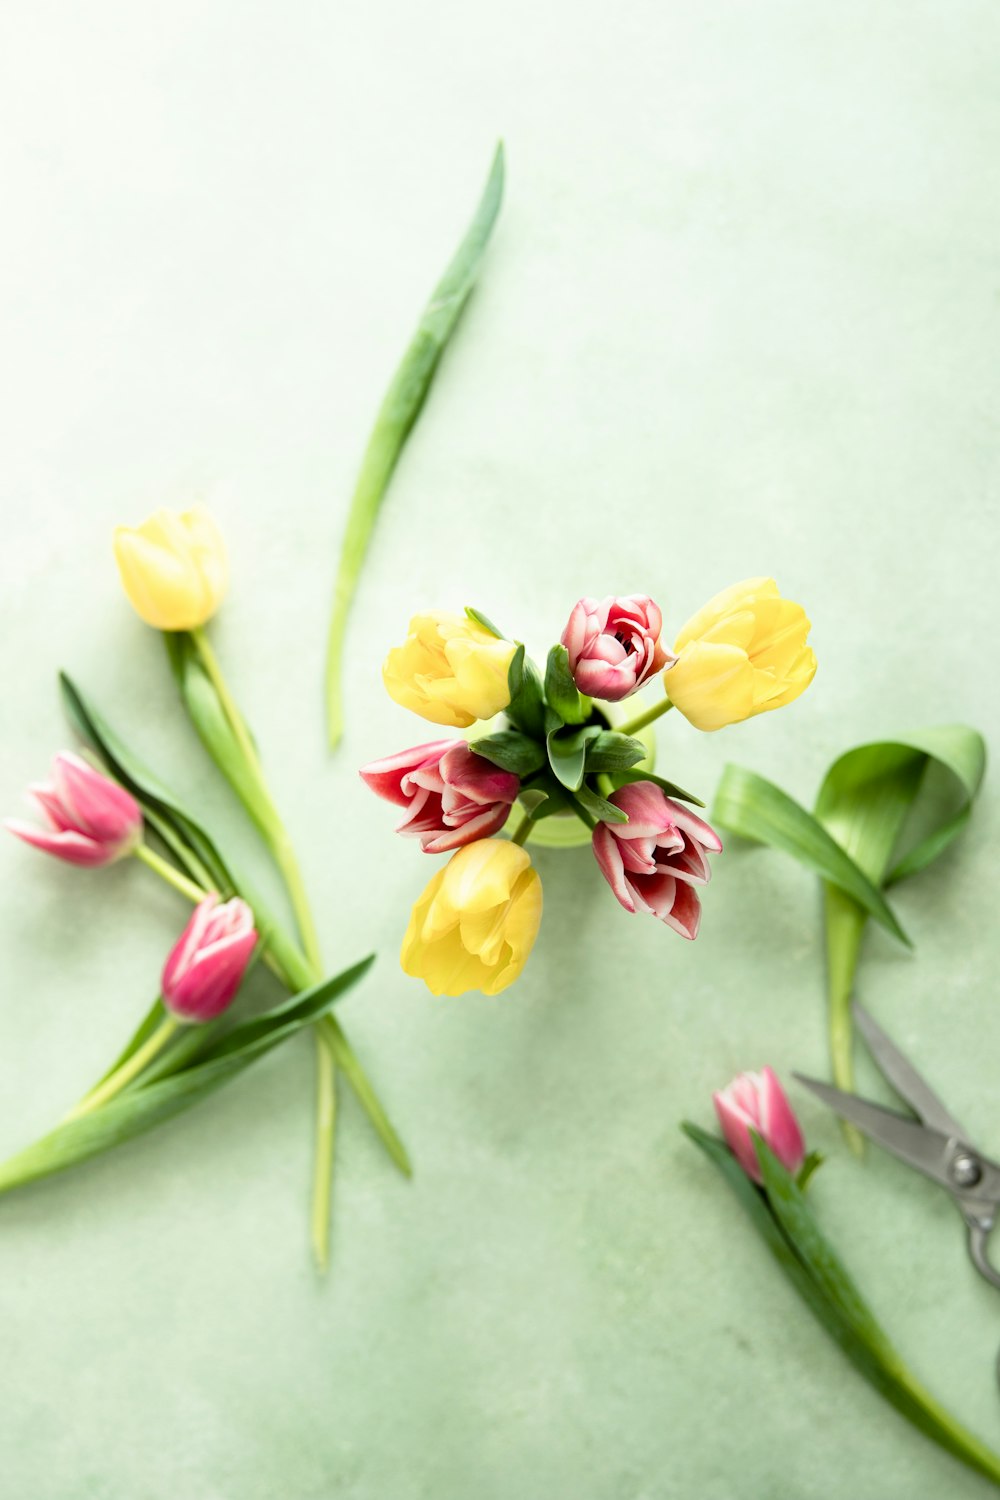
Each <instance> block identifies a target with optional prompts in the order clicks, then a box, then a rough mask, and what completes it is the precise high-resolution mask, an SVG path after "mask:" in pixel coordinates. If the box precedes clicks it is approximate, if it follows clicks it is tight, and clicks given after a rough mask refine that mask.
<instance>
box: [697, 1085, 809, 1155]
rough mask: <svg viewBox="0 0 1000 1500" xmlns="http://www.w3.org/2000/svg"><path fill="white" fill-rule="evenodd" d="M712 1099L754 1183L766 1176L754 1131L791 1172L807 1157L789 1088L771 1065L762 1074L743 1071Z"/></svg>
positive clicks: (730, 1143) (729, 1142) (732, 1147)
mask: <svg viewBox="0 0 1000 1500" xmlns="http://www.w3.org/2000/svg"><path fill="white" fill-rule="evenodd" d="M712 1101H713V1103H714V1104H715V1113H716V1114H717V1115H718V1117H719V1124H720V1125H721V1126H722V1134H723V1135H724V1136H725V1138H726V1144H727V1145H728V1147H729V1149H730V1151H732V1153H733V1155H734V1156H735V1157H736V1160H737V1161H738V1162H739V1164H740V1166H741V1167H742V1168H743V1170H744V1172H745V1173H746V1174H747V1176H748V1177H752V1178H753V1180H754V1182H760V1181H761V1180H762V1179H761V1173H760V1165H759V1163H758V1161H757V1153H756V1151H755V1150H754V1144H753V1139H752V1137H751V1134H750V1132H751V1131H753V1132H754V1134H755V1135H758V1136H760V1138H761V1140H762V1141H763V1142H764V1144H765V1145H766V1146H768V1147H769V1149H770V1150H771V1151H773V1152H774V1154H775V1156H776V1157H777V1158H778V1160H779V1161H780V1162H781V1165H782V1166H783V1167H786V1168H787V1170H788V1171H789V1172H797V1171H798V1170H799V1168H800V1167H801V1165H802V1163H803V1161H804V1160H805V1154H806V1143H805V1141H804V1140H803V1137H802V1129H801V1127H800V1125H799V1122H798V1120H797V1119H796V1118H795V1113H794V1111H793V1109H792V1106H791V1105H790V1104H789V1102H788V1098H787V1096H786V1094H785V1091H784V1089H783V1088H782V1087H781V1084H780V1083H779V1082H778V1080H777V1078H776V1077H775V1076H774V1073H773V1072H772V1071H771V1069H770V1068H765V1069H764V1070H763V1072H761V1073H740V1074H739V1075H738V1076H737V1077H736V1078H734V1079H733V1081H732V1083H731V1084H730V1085H729V1087H728V1088H725V1089H723V1090H722V1091H721V1093H718V1094H713V1095H712Z"/></svg>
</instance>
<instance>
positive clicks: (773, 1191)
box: [681, 1122, 1000, 1487]
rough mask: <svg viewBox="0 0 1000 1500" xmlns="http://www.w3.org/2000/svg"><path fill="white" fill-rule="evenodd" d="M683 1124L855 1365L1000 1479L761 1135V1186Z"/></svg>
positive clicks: (940, 1440)
mask: <svg viewBox="0 0 1000 1500" xmlns="http://www.w3.org/2000/svg"><path fill="white" fill-rule="evenodd" d="M681 1128H682V1130H683V1131H684V1133H685V1134H686V1135H687V1136H688V1138H689V1139H690V1140H691V1141H693V1142H694V1144H695V1145H696V1146H697V1147H698V1148H699V1150H700V1151H702V1152H703V1153H704V1155H705V1156H706V1157H707V1158H708V1160H709V1161H710V1162H711V1163H712V1164H713V1166H715V1167H716V1168H717V1169H718V1171H719V1172H720V1173H721V1175H722V1176H723V1177H724V1179H725V1181H726V1182H727V1183H728V1185H729V1187H730V1188H731V1189H732V1191H733V1193H734V1194H735V1195H736V1197H737V1199H738V1200H739V1203H740V1205H741V1206H742V1208H743V1209H744V1211H745V1212H746V1214H747V1216H748V1217H749V1219H750V1222H751V1223H752V1224H753V1226H754V1228H755V1229H756V1230H757V1232H758V1233H759V1234H760V1236H761V1238H762V1239H763V1241H764V1243H765V1244H766V1245H767V1248H768V1249H769V1250H770V1252H771V1254H772V1256H773V1257H774V1259H775V1260H776V1261H777V1263H778V1265H779V1266H780V1267H781V1269H782V1270H783V1271H784V1273H785V1275H786V1276H787V1277H788V1279H789V1281H790V1282H791V1284H792V1286H793V1287H794V1288H795V1290H796V1292H797V1293H798V1294H799V1296H800V1297H801V1298H802V1300H803V1302H805V1304H806V1306H807V1307H808V1308H809V1309H810V1311H811V1312H812V1313H813V1315H814V1317H815V1318H816V1320H817V1322H818V1323H819V1324H820V1326H821V1327H822V1328H824V1329H825V1330H826V1332H827V1333H828V1334H829V1335H830V1337H831V1338H832V1339H833V1340H834V1342H835V1343H836V1344H837V1345H838V1346H839V1347H840V1349H841V1350H842V1352H843V1353H844V1354H845V1355H846V1357H847V1358H848V1359H849V1360H850V1362H851V1363H852V1364H853V1365H854V1367H855V1369H856V1370H857V1371H858V1373H859V1374H860V1375H862V1376H863V1378H864V1379H865V1380H867V1381H868V1383H869V1384H870V1385H871V1386H872V1388H873V1389H874V1390H876V1391H877V1392H878V1393H879V1395H881V1396H882V1397H883V1398H884V1399H885V1400H886V1401H888V1402H889V1403H890V1404H891V1405H892V1406H894V1407H895V1408H896V1410H897V1411H898V1412H899V1413H900V1415H901V1416H903V1417H904V1418H905V1419H906V1420H907V1421H908V1422H910V1423H911V1424H912V1425H913V1426H914V1427H915V1428H917V1430H918V1431H919V1432H922V1433H923V1434H924V1436H925V1437H928V1438H929V1439H930V1440H931V1441H932V1442H934V1443H937V1444H938V1445H939V1446H940V1447H942V1448H944V1449H945V1450H946V1451H947V1452H948V1453H951V1454H952V1455H953V1457H955V1458H957V1459H958V1460H959V1461H960V1462H961V1463H963V1464H966V1465H967V1466H968V1467H969V1468H970V1469H973V1470H975V1472H977V1473H979V1474H982V1475H985V1476H986V1478H988V1479H991V1480H992V1481H993V1483H994V1485H996V1486H998V1487H1000V1456H998V1455H997V1454H995V1453H994V1452H993V1451H992V1450H991V1449H990V1448H988V1447H987V1446H986V1444H985V1443H983V1442H981V1441H980V1439H979V1438H977V1437H976V1436H975V1434H974V1433H972V1432H970V1431H969V1430H968V1429H967V1428H965V1427H963V1426H962V1425H961V1424H960V1423H959V1422H957V1421H956V1420H955V1418H954V1417H953V1416H952V1415H951V1414H950V1412H948V1411H947V1410H946V1409H945V1408H944V1407H943V1406H942V1405H941V1404H940V1402H939V1401H938V1400H937V1399H936V1398H935V1397H934V1396H932V1395H931V1394H930V1392H929V1391H927V1390H926V1389H925V1388H924V1387H923V1386H922V1385H921V1384H920V1383H919V1382H918V1381H917V1380H916V1379H915V1378H914V1376H913V1375H912V1374H911V1373H910V1371H909V1370H908V1369H907V1367H906V1365H905V1364H904V1363H903V1360H902V1359H901V1357H900V1356H899V1354H898V1353H897V1352H896V1350H895V1349H894V1347H893V1346H892V1344H891V1342H890V1340H889V1338H888V1337H887V1335H886V1334H885V1333H884V1331H883V1330H882V1328H881V1327H880V1325H879V1323H878V1322H877V1320H876V1319H875V1317H874V1314H873V1313H872V1312H871V1310H870V1309H869V1308H868V1306H867V1304H866V1303H865V1301H864V1299H863V1297H862V1296H861V1293H860V1292H859V1291H858V1289H857V1286H856V1285H855V1283H854V1281H853V1280H852V1278H851V1276H850V1275H849V1273H848V1271H847V1270H846V1268H845V1267H844V1265H843V1263H842V1262H841V1260H840V1258H839V1257H838V1255H837V1253H836V1251H835V1250H834V1248H833V1246H832V1245H831V1244H830V1242H829V1241H828V1240H827V1239H826V1237H825V1236H824V1235H823V1234H822V1232H821V1230H820V1229H819V1226H818V1225H817V1223H816V1221H815V1218H814V1216H813V1214H812V1212H811V1211H810V1209H809V1207H808V1204H807V1203H806V1200H805V1197H804V1195H803V1193H802V1192H801V1190H800V1189H799V1188H798V1186H797V1185H796V1183H795V1180H794V1178H793V1177H792V1176H791V1174H790V1173H789V1172H787V1171H786V1170H785V1168H784V1167H783V1166H782V1165H781V1163H780V1162H778V1161H777V1159H776V1158H775V1157H774V1156H773V1155H772V1153H771V1152H770V1151H769V1150H768V1148H767V1147H766V1146H765V1145H764V1143H763V1142H761V1141H758V1142H757V1143H756V1149H757V1155H758V1159H759V1161H760V1164H761V1171H762V1173H763V1176H764V1183H765V1186H764V1188H763V1189H760V1188H757V1187H755V1186H754V1184H753V1183H752V1182H751V1181H750V1179H749V1178H748V1177H747V1175H746V1173H745V1172H744V1171H743V1168H742V1167H741V1166H740V1165H739V1163H738V1162H737V1160H736V1158H735V1157H734V1156H733V1154H732V1152H731V1151H730V1150H729V1147H728V1146H727V1145H726V1144H725V1143H724V1142H723V1141H720V1140H719V1139H718V1138H717V1137H716V1136H713V1135H710V1134H708V1132H707V1131H704V1130H701V1129H699V1127H698V1126H697V1125H692V1124H691V1123H690V1122H685V1123H684V1125H682V1127H681ZM729 1254H730V1255H731V1254H732V1251H731V1249H730V1251H729Z"/></svg>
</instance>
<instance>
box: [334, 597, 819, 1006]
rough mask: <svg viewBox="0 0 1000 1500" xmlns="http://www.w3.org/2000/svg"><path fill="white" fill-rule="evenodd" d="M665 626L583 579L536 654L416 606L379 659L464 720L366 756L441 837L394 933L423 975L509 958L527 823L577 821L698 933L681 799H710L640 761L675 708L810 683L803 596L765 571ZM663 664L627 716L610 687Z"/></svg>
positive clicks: (785, 697) (786, 695)
mask: <svg viewBox="0 0 1000 1500" xmlns="http://www.w3.org/2000/svg"><path fill="white" fill-rule="evenodd" d="M662 628H663V619H662V615H661V612H660V609H659V607H658V606H657V605H656V604H655V603H654V602H653V600H652V599H650V598H649V597H648V596H646V595H645V594H631V595H627V596H625V597H620V598H617V597H609V598H606V599H602V600H597V599H591V598H584V599H581V600H580V601H579V602H578V603H577V604H576V605H575V606H574V608H573V610H572V611H571V613H570V616H569V620H568V621H567V624H566V627H565V629H564V631H563V633H562V637H561V639H560V641H559V642H558V643H557V644H556V645H554V646H553V647H552V648H551V650H550V651H549V653H548V656H547V658H546V662H545V670H544V672H542V671H540V670H539V668H538V667H537V666H536V665H535V663H534V662H533V661H532V660H531V658H530V657H528V656H527V655H526V653H525V648H524V646H523V644H521V643H519V642H516V641H514V640H511V639H509V638H507V637H506V636H504V635H503V633H502V632H501V631H500V630H498V629H497V628H496V626H494V625H493V624H492V623H491V622H490V620H488V619H487V618H486V616H485V615H483V614H480V613H479V612H478V611H477V610H474V609H467V610H466V612H465V615H464V616H459V615H454V614H446V613H440V612H438V613H430V614H425V615H417V616H416V617H415V618H414V619H412V620H411V622H410V629H409V634H408V636H407V638H406V640H405V642H404V643H403V645H401V646H398V647H396V648H394V649H393V650H391V651H390V652H389V655H388V657H387V659H386V662H385V666H384V668H383V679H384V682H385V686H386V688H387V690H388V692H389V694H390V696H391V697H392V698H393V699H395V701H396V702H397V703H399V704H401V705H402V706H403V707H404V708H409V709H411V710H412V711H413V712H414V713H416V714H418V715H420V717H421V718H424V719H428V720H430V721H431V722H432V723H435V724H441V725H447V726H449V727H451V728H454V729H463V730H469V729H472V728H473V726H478V727H477V728H476V730H475V732H474V734H473V737H472V738H470V739H467V740H466V739H442V740H435V741H432V742H430V743H426V744H421V745H417V746H415V747H414V748H413V749H410V750H404V751H401V752H400V753H398V754H396V755H391V756H388V757H386V758H385V759H383V760H378V761H374V762H372V763H371V764H370V765H367V766H365V767H364V768H363V769H362V771H361V775H362V777H363V779H364V780H365V782H366V783H367V784H368V786H369V787H371V789H372V790H373V791H374V792H375V793H376V794H377V795H378V796H380V797H382V798H384V799H385V800H386V801H388V802H392V803H394V804H395V805H396V806H397V807H399V808H400V809H402V811H403V819H402V822H401V823H400V824H399V827H398V829H397V832H399V833H401V834H404V835H408V836H410V837H413V838H418V839H419V840H420V844H421V847H422V849H423V851H424V853H426V854H449V855H450V859H449V861H448V863H447V865H446V866H445V867H444V868H443V869H441V870H439V871H438V872H437V874H435V875H434V876H433V878H432V879H431V881H430V883H429V884H428V886H427V888H426V889H425V891H424V892H423V894H422V895H421V896H420V898H419V899H418V901H417V903H416V905H415V907H414V908H413V914H412V916H411V918H410V923H409V926H408V928H407V931H406V935H405V937H404V939H403V947H402V965H403V969H404V970H405V972H406V973H408V974H411V975H413V976H415V977H417V978H421V979H423V980H424V982H425V984H426V985H427V987H428V988H429V989H430V990H431V992H432V993H433V994H435V995H461V994H465V993H466V992H467V991H469V990H481V991H482V992H483V993H484V994H487V995H496V994H499V993H500V991H502V990H504V989H506V988H507V986H508V985H510V984H512V983H513V981H514V980H515V979H516V978H517V977H518V975H519V974H520V973H521V971H522V969H523V968H524V965H525V962H526V961H527V958H528V956H529V954H530V952H531V949H532V946H533V944H534V942H535V938H536V937H537V934H538V930H539V925H540V922H541V915H542V891H541V881H540V879H539V876H538V873H537V871H536V870H535V869H534V868H533V866H532V863H531V859H530V856H529V855H528V853H527V851H526V850H525V848H524V845H525V844H526V843H527V842H528V841H529V839H530V840H534V841H536V842H538V843H549V844H553V843H554V844H572V843H579V842H581V841H589V842H590V843H591V845H592V848H593V852H594V856H595V858H596V859H597V863H598V865H599V866H600V869H601V871H602V873H603V874H604V876H605V878H606V880H607V882H608V884H609V885H610V887H611V890H612V892H613V893H614V895H615V897H616V899H617V900H618V902H619V903H620V905H621V906H622V907H623V908H624V909H625V910H626V911H627V912H629V913H632V914H635V913H638V912H642V913H646V914H647V915H650V916H653V917H656V918H657V919H658V920H659V921H661V922H663V923H664V925H665V926H667V927H669V928H671V929H672V930H673V931H674V932H677V933H679V934H680V935H681V936H682V937H685V938H689V939H692V938H694V937H696V936H697V933H698V928H699V924H700V920H701V903H700V898H699V895H698V890H699V888H701V887H703V886H705V885H706V884H707V882H708V880H709V877H710V874H711V870H710V866H709V858H708V857H709V855H711V854H718V853H719V852H720V850H721V848H722V844H721V842H720V840H719V837H718V835H717V834H716V833H715V831H714V829H713V828H711V827H710V826H709V824H708V823H706V822H705V821H704V819H703V818H701V817H699V816H698V815H697V813H695V812H693V811H692V810H691V806H690V805H686V804H694V805H695V806H697V807H702V806H704V804H703V803H702V802H700V801H699V800H698V798H697V797H695V796H693V795H692V794H691V793H690V792H685V791H683V790H682V789H681V788H680V787H678V786H676V785H675V784H674V783H673V782H671V781H668V780H666V779H664V778H663V777H662V776H658V775H656V774H655V773H654V771H653V769H652V760H651V748H652V746H651V740H650V737H649V735H648V732H647V731H648V726H649V725H650V724H652V723H653V721H654V720H655V719H657V718H659V717H660V715H661V714H664V713H666V712H667V711H668V710H669V709H671V708H677V709H678V710H679V711H680V713H681V714H682V715H683V716H684V717H685V718H686V719H687V720H688V722H689V723H690V724H692V725H693V726H694V727H695V728H696V729H702V730H706V731H712V730H716V729H721V728H722V727H723V726H725V725H727V724H734V723H737V722H739V721H741V720H743V719H748V718H750V717H751V716H752V715H754V714H760V713H765V712H767V711H769V710H771V709H775V708H780V707H781V706H782V705H784V704H786V703H791V702H792V701H793V699H795V698H797V697H798V696H799V694H800V693H802V692H804V691H805V689H806V688H807V687H808V685H809V683H810V682H811V681H812V678H813V675H814V673H815V671H816V658H815V656H814V654H813V652H812V649H811V648H810V647H809V645H808V644H807V636H808V633H809V621H808V619H807V618H806V614H805V611H804V610H803V608H802V606H801V605H799V604H795V603H793V602H791V601H790V600H787V599H784V598H782V596H781V594H780V593H779V592H778V588H777V585H776V584H775V582H774V581H773V579H770V578H756V579H749V580H747V581H746V582H744V583H740V584H736V585H734V586H733V587H732V588H729V589H726V590H725V591H724V592H723V593H721V594H718V595H717V596H716V597H715V598H714V599H712V600H710V601H709V603H708V604H706V605H705V606H704V608H703V609H701V610H699V611H698V613H697V614H696V615H695V616H694V617H693V618H692V619H690V620H689V621H688V622H687V624H686V625H685V626H684V627H683V629H682V630H681V632H680V634H679V635H678V636H677V639H676V641H675V643H674V648H673V650H672V651H670V650H668V649H667V648H666V647H665V646H664V645H663V643H662V641H661V638H660V637H661V631H662ZM657 677H660V678H661V680H662V685H663V687H664V690H665V691H664V696H662V697H661V698H660V699H659V701H658V702H656V703H654V704H653V705H652V706H649V707H647V708H646V709H645V710H644V711H642V712H640V713H637V714H635V715H633V716H631V717H629V716H628V715H627V712H624V711H622V710H621V709H620V708H619V707H618V705H620V704H621V703H622V702H623V701H624V700H625V699H628V698H630V697H632V695H633V694H635V693H638V692H639V691H640V690H641V689H642V688H644V687H645V686H646V685H647V684H649V683H651V682H652V681H653V679H654V678H657ZM548 820H552V821H551V823H550V822H548ZM550 829H553V830H555V831H554V832H552V833H550V832H549V830H550ZM581 830H582V834H581ZM504 833H506V834H507V836H506V837H504V836H503V834H504Z"/></svg>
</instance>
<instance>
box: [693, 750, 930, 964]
mask: <svg viewBox="0 0 1000 1500" xmlns="http://www.w3.org/2000/svg"><path fill="white" fill-rule="evenodd" d="M712 821H713V822H714V823H720V824H721V825H722V827H723V828H728V829H729V831H730V832H731V833H735V834H738V835H739V836H740V837H741V838H745V839H750V840H752V841H755V842H756V843H760V844H770V845H771V846H772V847H774V848H776V849H783V850H785V852H786V853H788V854H792V855H794V856H795V858H796V859H799V860H801V861H802V863H803V864H805V865H808V866H809V867H810V868H811V869H813V870H815V871H816V873H817V874H818V875H821V876H822V877H823V879H824V880H827V881H830V882H831V883H833V884H835V885H837V886H839V888H840V889H841V890H843V891H845V892H846V893H847V894H848V895H850V896H851V897H852V899H853V900H854V901H856V902H857V903H858V904H859V905H861V906H863V907H864V909H865V911H866V912H868V914H869V915H870V916H873V917H875V919H876V920H877V921H879V922H881V923H882V925H883V927H885V928H886V929H887V930H888V931H889V932H891V933H892V934H893V935H894V936H895V937H897V938H899V939H900V941H901V942H904V943H909V938H908V937H907V936H906V934H905V932H904V931H903V929H902V927H900V925H899V922H898V921H897V919H896V916H895V913H894V912H893V911H892V909H891V907H890V906H889V904H888V902H887V901H886V899H885V897H884V896H883V895H882V893H881V891H880V890H878V888H877V887H876V886H875V885H873V884H872V882H871V880H870V879H869V877H868V876H867V875H866V874H865V872H864V871H863V870H862V869H861V868H860V867H859V866H858V865H857V864H856V863H855V861H854V860H853V859H852V858H851V857H850V855H849V854H848V853H847V852H846V851H845V850H844V849H843V848H842V847H841V845H840V844H838V843H837V841H836V840H835V839H834V838H833V837H832V836H831V835H830V834H829V833H828V832H827V830H826V829H825V828H824V827H823V825H822V824H821V823H820V822H819V821H818V820H817V819H816V818H814V817H813V815H812V813H808V812H806V810H805V808H804V807H801V806H800V805H799V803H797V802H796V801H795V800H794V798H792V797H789V795H788V793H787V792H783V791H782V790H781V788H780V787H778V786H775V784H774V782H773V781H767V780H766V779H765V778H764V777H763V776H758V775H756V774H755V773H754V772H753V771H747V770H744V769H743V767H742V766H734V765H728V766H727V767H726V769H725V771H724V772H723V776H722V780H721V782H720V783H719V789H718V791H717V793H716V796H715V804H714V806H713V808H712Z"/></svg>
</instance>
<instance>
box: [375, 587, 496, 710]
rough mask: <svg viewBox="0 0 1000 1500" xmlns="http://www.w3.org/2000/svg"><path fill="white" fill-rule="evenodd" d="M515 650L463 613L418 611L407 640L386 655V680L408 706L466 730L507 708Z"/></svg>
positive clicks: (401, 701) (387, 687)
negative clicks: (427, 612) (508, 677)
mask: <svg viewBox="0 0 1000 1500" xmlns="http://www.w3.org/2000/svg"><path fill="white" fill-rule="evenodd" d="M516 650H517V647H516V646H515V645H514V643H513V641H501V640H497V638H496V636H495V635H491V634H490V632H489V631H488V630H486V629H485V628H484V626H482V625H479V624H477V623H476V621H475V620H470V619H467V618H466V617H465V616H464V615H450V614H444V613H442V612H440V611H433V612H432V613H430V614H426V615H414V617H413V619H412V620H411V621H410V633H409V635H408V636H407V637H406V640H405V641H404V642H403V644H402V646H395V647H393V649H392V650H391V651H390V652H389V655H388V656H387V657H386V660H385V666H384V667H383V668H382V679H383V681H384V682H385V685H386V689H387V691H388V693H389V696H390V698H394V699H395V700H396V702H397V703H401V704H402V705H403V707H404V708H411V709H412V710H413V712H414V713H415V714H419V715H420V716H421V718H423V719H430V720H431V722H432V723H433V724H449V725H451V726H452V728H454V729H467V728H468V727H469V725H470V724H474V723H475V722H476V720H477V719H492V718H493V715H494V714H498V713H500V712H501V710H502V709H505V708H506V707H507V705H508V703H509V702H510V689H509V688H508V686H507V672H508V669H509V667H510V663H511V658H512V657H513V655H514V652H515V651H516Z"/></svg>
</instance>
